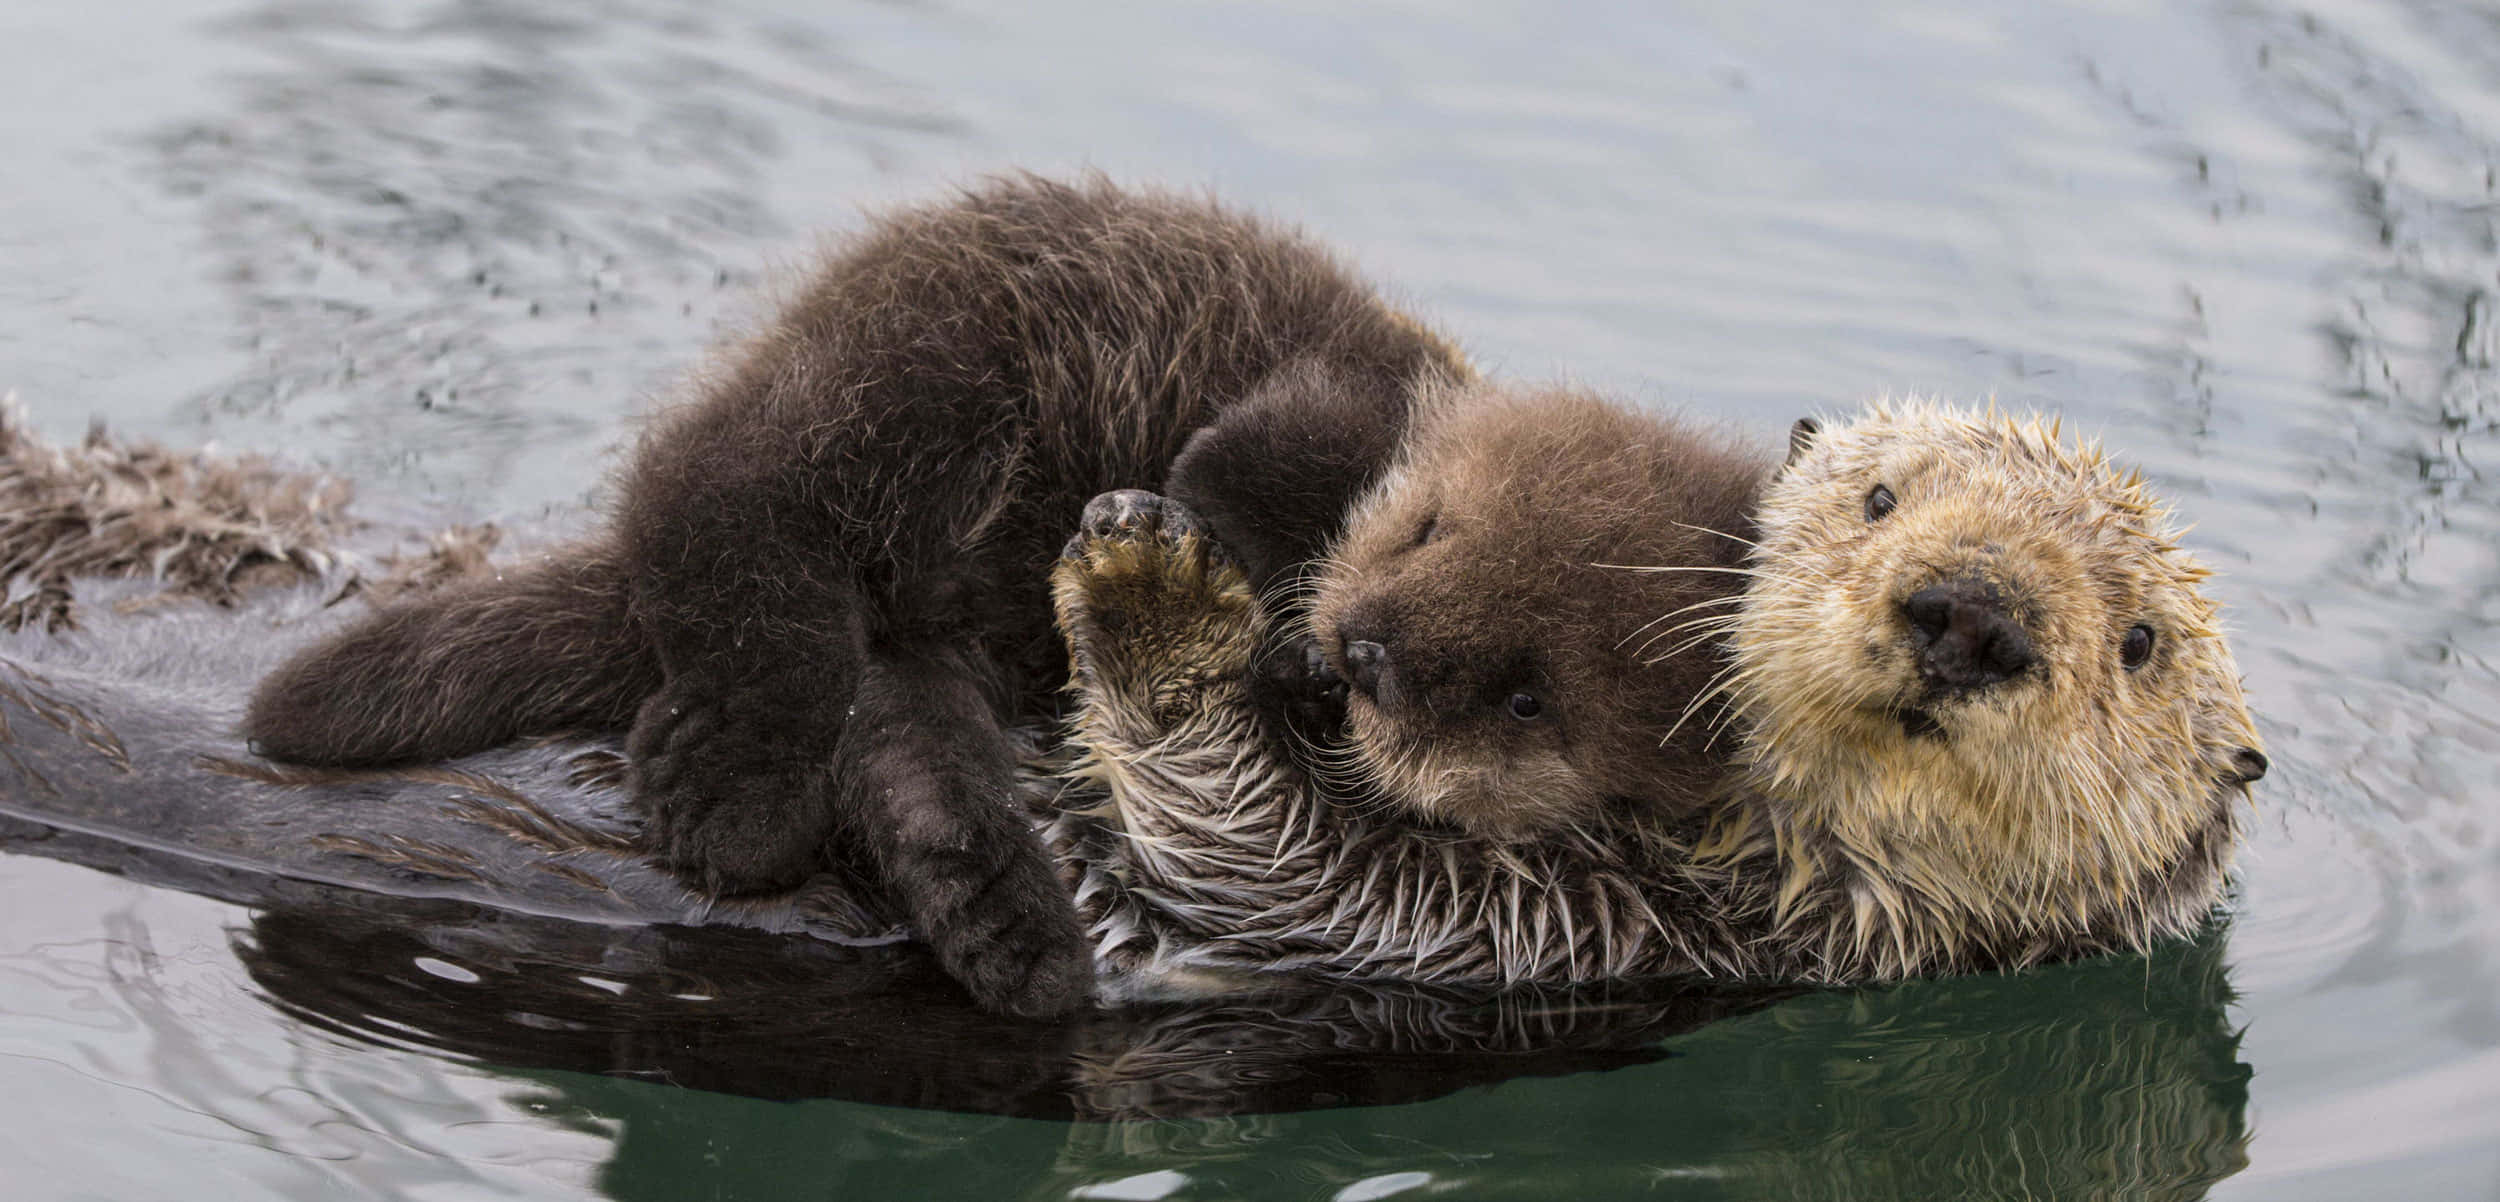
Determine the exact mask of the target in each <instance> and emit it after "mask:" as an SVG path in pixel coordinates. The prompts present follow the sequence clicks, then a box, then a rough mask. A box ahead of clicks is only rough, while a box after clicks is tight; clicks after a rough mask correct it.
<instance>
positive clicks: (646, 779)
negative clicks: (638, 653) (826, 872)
mask: <svg viewBox="0 0 2500 1202" xmlns="http://www.w3.org/2000/svg"><path fill="white" fill-rule="evenodd" d="M775 702H776V699H775V698H773V697H771V696H766V695H761V691H760V690H746V691H739V690H733V689H728V688H723V687H719V686H717V685H710V684H707V683H705V682H701V681H694V680H687V679H684V678H680V679H677V680H672V681H670V682H669V683H668V685H667V687H665V688H662V689H661V690H660V691H659V692H657V693H654V694H652V695H651V698H650V699H649V700H647V701H645V702H644V703H643V706H642V712H641V713H640V714H639V715H638V716H637V717H636V718H635V719H634V728H633V732H632V733H631V734H630V735H629V736H627V738H626V742H625V755H626V758H627V759H628V760H630V761H631V762H632V765H633V768H632V782H633V790H634V796H635V799H636V800H637V801H639V802H640V803H641V804H642V807H643V810H644V812H645V813H646V814H647V815H648V816H649V819H650V824H649V825H648V826H647V827H646V828H645V831H644V839H645V842H646V843H647V844H648V847H649V850H650V852H651V854H652V855H653V856H655V857H656V858H658V859H659V860H660V861H661V862H662V863H664V864H666V865H668V867H669V868H670V869H672V870H674V871H675V872H677V873H678V874H679V875H680V876H683V877H685V878H686V879H687V880H689V881H691V882H693V883H695V884H697V885H699V886H701V887H703V888H704V889H705V890H707V891H709V892H712V893H718V894H732V893H763V892H771V891H775V890H780V889H788V888H791V887H794V886H796V885H797V884H798V883H799V882H801V881H803V880H805V879H806V878H807V877H808V875H809V874H810V873H813V872H814V871H816V869H817V867H818V866H819V860H820V858H821V857H820V852H821V849H822V847H823V845H824V840H825V837H826V836H827V835H828V834H829V833H831V831H832V827H833V818H832V808H831V801H830V789H829V788H828V784H829V782H828V779H827V772H826V770H825V768H824V766H823V764H822V763H821V762H820V761H817V760H812V759H807V758H803V757H796V756H793V755H792V751H791V744H789V743H786V742H783V741H781V740H777V739H774V738H772V737H771V736H770V734H769V733H768V732H771V731H774V730H780V729H783V728H785V727H787V726H788V725H789V715H788V714H787V713H784V712H781V711H782V710H783V709H784V708H786V707H785V705H777V704H776V703H775ZM802 745H805V744H802Z"/></svg>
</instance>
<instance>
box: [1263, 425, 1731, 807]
mask: <svg viewBox="0 0 2500 1202" xmlns="http://www.w3.org/2000/svg"><path fill="white" fill-rule="evenodd" d="M1760 473H1761V466H1760V465H1758V464H1754V463H1751V462H1748V461H1746V460H1745V459H1744V458H1743V457H1741V456H1737V455H1732V454H1730V453H1728V452H1727V451H1725V450H1722V449H1719V447H1718V446H1717V444H1716V442H1715V440H1712V439H1709V438H1707V437H1705V436H1700V435H1696V434H1694V433H1692V432H1690V431H1682V430H1678V429H1676V428H1674V427H1671V426H1669V425H1667V424H1666V423H1664V422H1662V421H1661V420H1660V419H1657V418H1655V417H1650V416H1645V415H1640V414H1634V413H1629V412H1626V411H1623V410H1619V409H1616V408H1613V407H1611V406H1608V405H1605V404H1603V403H1600V402H1597V401H1594V400H1590V399H1587V398H1584V397H1578V396H1573V395H1568V394H1539V395H1533V396H1524V397H1520V396H1508V395H1504V394H1499V393H1495V392H1492V391H1489V390H1477V391H1474V392H1470V393H1466V394H1461V395H1458V396H1455V397H1451V398H1447V399H1445V400H1444V401H1443V402H1442V404H1441V405H1440V406H1439V407H1437V410H1436V412H1435V414H1434V415H1433V416H1432V417H1430V418H1429V419H1428V420H1427V422H1426V424H1425V425H1424V427H1423V428H1422V429H1421V430H1420V431H1419V432H1418V434H1417V436H1416V437H1415V438H1413V439H1410V440H1409V451H1408V455H1407V457H1406V459H1405V460H1404V461H1403V462H1402V463H1401V464H1399V465H1398V466H1397V467H1396V468H1395V469H1393V471H1392V472H1391V474H1390V475H1389V476H1388V477H1387V478H1386V479H1385V480H1384V481H1383V482H1382V484H1381V485H1380V486H1379V487H1378V488H1377V489H1376V490H1375V491H1374V492H1373V494H1372V495H1371V496H1370V497H1369V498H1368V499H1367V500H1366V502H1365V503H1364V504H1362V505H1361V506H1359V507H1358V508H1357V510H1356V512H1355V513H1354V515H1353V516H1352V517H1351V519H1350V520H1349V523H1348V527H1347V530H1346V533H1345V536H1344V537H1343V539H1342V540H1341V542H1340V543H1339V545H1338V547H1337V549H1336V553H1335V554H1334V556H1333V557H1332V558H1331V560H1330V562H1329V563H1328V564H1327V565H1326V566H1325V568H1324V570H1323V573H1322V575H1321V576H1320V577H1319V579H1318V581H1317V585H1316V589H1315V600H1314V605H1313V611H1312V622H1313V631H1314V634H1315V635H1316V637H1317V640H1318V642H1319V645H1320V648H1321V650H1322V653H1323V654H1325V655H1326V656H1327V657H1328V659H1329V661H1330V663H1331V665H1332V666H1333V667H1335V668H1336V669H1337V670H1338V671H1339V672H1340V673H1341V674H1343V675H1344V677H1345V678H1346V680H1347V681H1348V682H1349V688H1348V694H1349V695H1348V701H1347V710H1348V718H1349V726H1350V734H1351V736H1352V739H1351V746H1350V749H1349V750H1348V752H1347V763H1346V764H1345V766H1346V767H1348V768H1350V769H1351V770H1352V771H1353V773H1354V775H1356V776H1358V777H1359V778H1361V781H1362V783H1363V784H1364V785H1367V786H1368V787H1369V791H1371V792H1372V793H1374V794H1376V795H1378V796H1379V797H1381V798H1383V799H1385V800H1387V801H1388V802H1390V803H1392V804H1396V805H1398V806H1402V807H1404V808H1406V809H1407V810H1409V811H1411V812H1413V813H1416V814H1420V815H1423V816H1426V817H1429V818H1432V819H1435V820H1439V821H1444V822H1448V823H1452V824H1455V825H1457V826H1460V827H1463V828H1465V829H1467V830H1469V831H1471V832H1474V833H1477V834H1482V835H1487V836H1492V837H1497V838H1528V837H1533V836H1535V835H1537V834H1540V833H1543V832H1547V831H1551V830H1555V829H1558V828H1561V827H1564V826H1567V825H1570V824H1572V823H1575V822H1579V821H1582V820H1585V819H1588V818H1591V817H1594V816H1595V815H1596V814H1597V813H1598V812H1599V811H1600V810H1602V809H1603V808H1604V807H1606V806H1609V805H1615V804H1626V803H1633V804H1643V805H1653V806H1654V805H1669V806H1673V805H1681V804H1691V803H1693V802H1695V801H1697V800H1698V799H1699V796H1700V794H1701V792H1702V791H1703V790H1704V789H1705V788H1706V786H1707V784H1708V783H1709V781H1710V780H1711V779H1712V778H1713V775H1714V773H1713V772H1712V771H1711V764H1712V761H1710V760H1709V758H1708V757H1707V756H1705V755H1704V753H1703V746H1704V745H1705V744H1706V743H1707V741H1708V739H1709V737H1710V735H1711V733H1712V722H1711V720H1710V719H1711V718H1712V717H1713V716H1714V715H1712V714H1706V713H1698V712H1697V713H1691V714H1688V713H1687V712H1686V710H1687V706H1688V705H1689V704H1690V703H1691V702H1692V701H1693V699H1694V698H1695V697H1696V696H1697V695H1698V694H1699V693H1700V692H1701V686H1702V684H1703V683H1704V682H1705V681H1706V680H1707V679H1708V677H1709V675H1710V673H1711V671H1712V670H1714V669H1715V668H1716V667H1717V663H1716V661H1715V660H1714V659H1712V658H1711V656H1710V653H1709V650H1708V649H1707V648H1706V647H1683V646H1682V644H1683V643H1684V642H1685V641H1686V638H1687V637H1688V636H1689V633H1690V632H1689V631H1684V632H1678V631H1675V630H1674V629H1673V628H1674V627H1675V626H1676V622H1674V621H1669V622H1666V623H1664V624H1653V620H1654V619H1658V618H1659V617H1660V616H1661V615H1665V614H1671V613H1673V612H1675V611H1678V610H1683V609H1685V608H1686V607H1688V606H1694V605H1697V604H1699V605H1701V609H1700V610H1695V611H1693V612H1694V613H1702V612H1706V611H1707V610H1708V609H1709V605H1708V604H1707V603H1708V602H1710V601H1712V600H1714V599H1725V598H1727V597H1728V596H1729V595H1731V594H1733V593H1734V592H1735V590H1736V587H1737V586H1738V585H1739V584H1741V583H1742V580H1741V578H1740V577H1738V576H1736V575H1733V574H1729V573H1728V572H1726V571H1724V570H1722V571H1710V572H1644V571H1638V570H1635V569H1638V568H1643V567H1650V566H1656V565H1675V566H1679V567H1684V566H1696V567H1698V566H1716V567H1720V568H1722V569H1724V568H1726V567H1729V566H1733V565H1735V564H1737V563H1738V562H1740V557H1741V553H1742V549H1743V548H1742V544H1741V543H1738V542H1736V541H1734V540H1731V539H1728V538H1725V537H1722V536H1721V535H1719V534H1716V533H1711V532H1710V531H1714V530H1716V531H1726V532H1727V533H1730V534H1740V535H1741V533H1742V531H1741V530H1740V529H1739V528H1738V526H1737V524H1738V523H1741V522H1742V521H1744V520H1745V513H1746V510H1747V509H1748V508H1749V507H1750V500H1751V495H1752V491H1753V488H1754V487H1755V486H1756V485H1757V484H1758V482H1759V479H1760ZM1652 635H1661V636H1663V637H1660V638H1658V639H1657V640H1655V641H1650V636H1652ZM1679 647H1681V650H1680V652H1678V648H1679ZM1670 652H1677V653H1674V654H1670ZM1679 720H1682V726H1681V727H1680V728H1679V726H1678V723H1679ZM1671 734H1672V735H1673V736H1674V737H1670V735H1671Z"/></svg>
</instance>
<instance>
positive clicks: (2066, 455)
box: [1729, 400, 2265, 962]
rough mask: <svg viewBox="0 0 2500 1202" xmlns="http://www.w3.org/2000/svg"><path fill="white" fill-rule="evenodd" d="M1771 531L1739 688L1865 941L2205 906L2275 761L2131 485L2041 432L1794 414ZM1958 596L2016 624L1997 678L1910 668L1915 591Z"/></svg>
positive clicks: (1749, 759) (1887, 407) (2085, 925)
mask: <svg viewBox="0 0 2500 1202" xmlns="http://www.w3.org/2000/svg"><path fill="white" fill-rule="evenodd" d="M1879 489H1880V490H1881V491H1880V492H1879V491H1878V490H1879ZM1759 522H1760V539H1761V542H1760V546H1759V547H1758V548H1757V549H1756V551H1755V553H1754V566H1755V569H1756V574H1755V577H1754V580H1753V583H1752V585H1751V587H1750V589H1749V592H1748V595H1747V598H1746V600H1745V602H1744V604H1743V606H1742V608H1741V611H1740V615H1741V616H1740V617H1739V619H1738V620H1737V621H1736V622H1735V623H1733V625H1732V636H1731V646H1732V651H1733V654H1734V656H1735V658H1736V662H1737V663H1738V664H1739V665H1740V667H1739V670H1738V671H1737V672H1736V674H1735V675H1734V677H1733V678H1732V682H1731V684H1730V686H1729V695H1730V697H1731V698H1732V699H1733V700H1734V702H1735V709H1736V710H1737V712H1738V713H1740V714H1741V715H1742V719H1741V721H1742V723H1743V732H1744V745H1743V752H1742V755H1743V758H1744V760H1745V768H1746V772H1747V776H1748V778H1749V779H1748V780H1747V782H1746V789H1747V791H1748V792H1752V793H1755V794H1758V808H1757V810H1756V814H1755V815H1754V817H1763V818H1768V820H1769V821H1768V823H1767V829H1766V827H1765V826H1760V825H1757V826H1755V827H1753V828H1752V834H1753V836H1755V837H1762V836H1765V835H1768V836H1769V837H1773V838H1776V839H1777V841H1778V843H1779V845H1780V847H1781V850H1782V851H1783V852H1784V853H1785V854H1786V855H1788V856H1789V857H1790V859H1791V869H1792V883H1793V888H1792V894H1791V897H1792V898H1793V897H1794V896H1799V895H1802V894H1803V893H1804V892H1806V891H1807V890H1809V889H1810V888H1812V887H1813V885H1812V884H1811V882H1814V881H1816V880H1817V879H1818V878H1819V880H1820V881H1821V883H1822V884H1823V885H1825V886H1830V887H1836V888H1838V889H1840V890H1841V891H1842V893H1843V894H1844V895H1845V896H1846V897H1847V898H1848V901H1847V903H1846V905H1847V906H1848V907H1849V908H1851V909H1853V910H1854V911H1855V916H1856V921H1855V923H1854V932H1855V933H1854V939H1855V940H1856V941H1858V942H1860V943H1861V944H1866V943H1873V944H1885V943H1893V944H1900V943H1902V942H1904V941H1906V942H1908V943H1913V944H1915V943H1920V942H1923V941H1926V940H1930V939H1941V940H1947V941H1955V940H1960V941H1963V942H1965V944H1966V946H1968V947H1970V948H1989V949H1994V951H1993V952H1991V953H1990V954H1989V955H1988V956H1987V957H1986V958H1990V959H1999V960H2004V959H2012V960H2021V959H2026V958H2029V956H2028V955H2027V954H2026V950H2025V949H2028V948H2036V947H2042V946H2049V945H2065V944H2071V943H2073V942H2076V941H2078V940H2080V941H2083V942H2086V943H2089V942H2094V941H2095V940H2094V934H2095V933H2097V932H2124V933H2125V940H2126V941H2131V942H2140V941H2141V940H2143V939H2144V938H2147V937H2150V936H2155V935H2160V934H2166V933H2170V932H2175V931H2178V930H2181V929H2185V928H2186V927H2188V926H2190V925H2192V924H2193V923H2195V922H2196V921H2198V920H2199V919H2200V918H2201V917H2202V916H2203V914H2204V912H2205V910H2206V909H2207V908H2208V907H2209V906H2210V905H2211V904H2212V902H2213V901H2214V899H2215V897H2216V895H2217V894H2218V891H2219V888H2220V881H2221V876H2222V873H2223V871H2224V869H2225V868H2226V867H2227V863H2228V859H2229V856H2230V852H2231V849H2232V847H2233V845H2234V843H2235V842H2236V834H2237V830H2238V821H2239V819H2238V816H2237V812H2236V808H2235V804H2234V803H2235V802H2236V801H2237V800H2238V799H2239V798H2240V797H2242V796H2243V795H2244V790H2245V786H2246V785H2247V784H2248V783H2249V782H2251V781H2253V780H2255V779H2256V778H2257V777H2258V776H2259V775H2262V774H2263V772H2264V768H2265V758H2264V755H2263V753H2262V752H2261V751H2260V750H2259V748H2260V743H2259V740H2258V737H2257V733H2256V730H2255V728H2254V726H2253V725H2252V723H2251V722H2250V719H2249V715H2248V711H2247V708H2246V704H2245V702H2244V701H2243V699H2242V696H2241V692H2240V683H2239V675H2238V671H2237V669H2236V668H2235V667H2234V665H2233V662H2232V658H2231V652H2230V649H2229V647H2228V646H2227V645H2225V643H2224V640H2223V638H2222V636H2221V634H2220V631H2219V630H2218V628H2217V626H2216V622H2215V606H2214V603H2213V602H2212V601H2211V600H2210V599H2208V598H2207V597H2206V596H2205V595H2204V594H2203V592H2201V591H2200V586H2201V585H2202V583H2203V581H2204V580H2205V578H2206V575H2207V573H2206V571H2205V569H2204V568H2202V567H2200V566H2199V565H2198V564H2197V562H2196V561H2195V560H2194V559H2193V558H2192V557H2190V556H2189V555H2188V554H2186V553H2185V552H2184V551H2182V550H2180V549H2179V547H2178V545H2177V534H2178V531H2177V528H2176V526H2175V525H2174V523H2173V521H2172V519H2171V516H2170V513H2169V511H2168V510H2167V509H2166V508H2164V507H2163V506H2162V505H2161V504H2160V503H2159V502H2158V501H2156V500H2155V499H2154V498H2153V496H2152V495H2151V494H2150V493H2149V492H2148V491H2147V490H2146V489H2145V487H2144V484H2143V481H2142V479H2141V477H2140V476H2138V475H2135V474H2132V473H2122V472H2121V471H2120V470H2118V469H2117V468H2115V467H2113V466H2112V465H2111V464H2110V463H2109V462H2108V461H2107V460H2106V459H2105V458H2104V457H2103V456H2102V454H2101V452H2100V451H2099V450H2098V448H2096V447H2093V446H2088V445H2087V446H2077V445H2074V444H2071V443H2067V442H2065V441H2063V440H2061V438H2060V437H2059V433H2058V430H2057V429H2056V427H2055V426H2053V425H2049V424H2045V423H2043V422H2041V421H2040V420H2038V419H2031V420H2016V419H2013V418H2011V417H2007V416H2004V415H2001V414H1998V413H1996V412H1994V411H1993V410H1991V411H1989V412H1986V413H1978V412H1970V411H1964V410H1957V409H1953V408H1949V407H1946V406H1943V405H1940V404H1936V403H1932V402H1923V401H1916V400H1913V401H1909V402H1904V403H1887V404H1878V405H1876V406H1874V407H1873V408H1872V409H1870V410H1869V411H1868V412H1867V413H1866V414H1865V415H1864V416H1862V417H1860V418H1858V419H1857V420H1854V421H1851V422H1848V423H1846V424H1842V425H1836V426H1833V427H1830V428H1826V429H1821V430H1819V431H1818V430H1816V429H1815V428H1814V427H1813V426H1812V425H1811V423H1805V424H1801V425H1800V428H1799V433H1798V436H1797V438H1796V439H1795V440H1794V441H1793V442H1792V448H1791V455H1790V458H1789V462H1788V464H1787V466H1786V467H1785V468H1784V469H1783V470H1782V471H1781V473H1780V474H1779V476H1778V477H1777V478H1776V479H1775V480H1774V481H1773V482H1772V484H1771V485H1770V486H1769V488H1768V490H1767V491H1766V493H1765V495H1764V498H1763V504H1762V507H1761V511H1760V514H1759ZM1947 586H1950V587H1952V588H1957V589H1961V590H1963V593H1964V595H1967V596H1970V597H1975V598H1980V599H1982V602H1981V603H1982V604H1983V605H1984V606H1986V607H1987V609H1988V612H1989V613H1990V614H1991V615H2000V616H2001V618H2002V621H2003V622H2005V623H2008V624H2011V625H2012V626H2018V627H2019V637H2020V639H2021V640H2023V642H2024V647H2023V654H2022V655H2021V656H2018V657H2015V658H2013V659H2009V660H2008V661H2007V663H2008V664H2009V665H2011V669H2010V670H2009V671H2008V672H2007V673H2006V674H2005V676H2004V677H2003V679H2000V680H1992V681H1988V682H1986V683H1984V684H1983V685H1978V686H1971V685H1968V683H1967V682H1966V681H1962V680H1958V679H1953V678H1951V675H1950V673H1943V674H1940V673H1939V672H1938V670H1937V669H1936V668H1935V666H1934V661H1933V660H1932V659H1928V660H1923V659H1922V658H1921V656H1922V643H1921V636H1920V634H1919V631H1918V630H1917V629H1916V626H1917V622H1916V619H1915V618H1914V617H1913V609H1912V604H1911V603H1912V598H1913V597H1914V596H1916V595H1918V594H1920V593H1921V591H1922V590H1928V589H1932V588H1939V587H1947ZM1989 620H1990V621H1997V620H1998V617H1994V616H1992V617H1991V618H1990V619H1989ZM2139 628H2141V629H2139ZM2147 635H2149V646H2147V645H2146V636H2147ZM1784 900H1786V899H1784ZM1854 950H1855V951H1856V952H1857V953H1858V954H1860V955H1870V954H1871V955H1873V956H1874V957H1875V959H1877V960H1878V961H1887V960H1891V959H1901V960H1903V961H1904V962H1917V961H1920V960H1922V959H1928V960H1932V959H1934V958H1935V957H1936V955H1937V954H1938V953H1939V952H1940V951H1942V950H1943V949H1940V948H1931V947H1918V946H1895V947H1893V948H1891V949H1889V950H1888V951H1885V950H1879V949H1878V948H1874V947H1867V946H1861V947H1858V948H1856V949H1854ZM1945 958H1947V959H1960V958H1962V957H1960V956H1955V955H1952V954H1951V953H1949V952H1946V953H1945Z"/></svg>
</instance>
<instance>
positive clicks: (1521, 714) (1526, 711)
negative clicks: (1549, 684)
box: [1509, 693, 1545, 722]
mask: <svg viewBox="0 0 2500 1202" xmlns="http://www.w3.org/2000/svg"><path fill="white" fill-rule="evenodd" d="M1509 704H1510V716H1511V717H1513V718H1517V719H1519V720H1520V721H1522V722H1532V721H1535V720H1536V718H1537V716H1538V715H1539V714H1542V713H1544V712H1545V703H1544V702H1542V701H1539V700H1537V699H1536V697H1535V696H1534V695H1533V694H1529V693H1513V694H1511V695H1510V703H1509Z"/></svg>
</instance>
